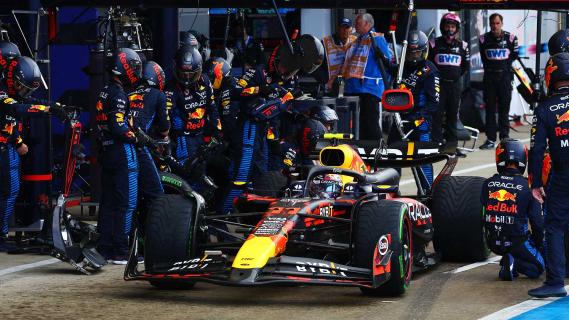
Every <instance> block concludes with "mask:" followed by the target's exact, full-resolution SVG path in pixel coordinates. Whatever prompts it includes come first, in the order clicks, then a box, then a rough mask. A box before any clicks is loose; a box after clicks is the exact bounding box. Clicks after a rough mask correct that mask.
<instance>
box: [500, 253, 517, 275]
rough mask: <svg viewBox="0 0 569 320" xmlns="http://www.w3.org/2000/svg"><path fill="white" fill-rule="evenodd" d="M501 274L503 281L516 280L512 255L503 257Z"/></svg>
mask: <svg viewBox="0 0 569 320" xmlns="http://www.w3.org/2000/svg"><path fill="white" fill-rule="evenodd" d="M500 266H501V267H500V272H499V273H498V277H499V278H500V279H501V280H502V281H512V280H514V257H512V255H511V254H509V253H508V254H506V255H504V256H502V260H500Z"/></svg>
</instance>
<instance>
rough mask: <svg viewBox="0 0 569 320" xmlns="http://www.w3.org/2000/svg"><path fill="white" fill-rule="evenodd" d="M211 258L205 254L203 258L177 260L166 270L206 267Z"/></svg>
mask: <svg viewBox="0 0 569 320" xmlns="http://www.w3.org/2000/svg"><path fill="white" fill-rule="evenodd" d="M212 261H213V259H211V258H208V257H207V256H205V257H203V258H195V259H191V260H185V261H178V262H175V263H174V266H173V267H172V268H170V269H168V271H181V270H188V269H204V268H206V267H207V266H208V265H209V263H210V262H212Z"/></svg>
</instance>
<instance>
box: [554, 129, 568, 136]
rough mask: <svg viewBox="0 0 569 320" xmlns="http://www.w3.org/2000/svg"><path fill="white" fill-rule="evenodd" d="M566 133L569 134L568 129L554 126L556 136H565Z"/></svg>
mask: <svg viewBox="0 0 569 320" xmlns="http://www.w3.org/2000/svg"><path fill="white" fill-rule="evenodd" d="M568 134H569V129H566V128H560V127H555V136H556V137H561V136H566V135H568Z"/></svg>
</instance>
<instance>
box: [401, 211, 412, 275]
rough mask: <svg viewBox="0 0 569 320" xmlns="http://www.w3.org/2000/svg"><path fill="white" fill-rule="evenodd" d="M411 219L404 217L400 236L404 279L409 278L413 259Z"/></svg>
mask: <svg viewBox="0 0 569 320" xmlns="http://www.w3.org/2000/svg"><path fill="white" fill-rule="evenodd" d="M410 230H411V221H410V220H409V217H405V219H404V221H403V234H402V235H401V236H402V246H403V250H402V255H403V268H404V269H403V270H404V271H405V272H404V274H405V278H404V279H405V281H408V280H410V279H411V270H412V268H411V263H412V261H413V256H412V255H413V243H412V242H411V232H410Z"/></svg>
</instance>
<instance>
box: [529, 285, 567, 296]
mask: <svg viewBox="0 0 569 320" xmlns="http://www.w3.org/2000/svg"><path fill="white" fill-rule="evenodd" d="M528 294H529V295H530V296H532V297H535V298H540V299H541V298H550V297H565V296H566V295H567V290H565V287H563V286H548V285H546V284H544V285H543V286H541V287H539V288H535V289H531V290H529V291H528Z"/></svg>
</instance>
